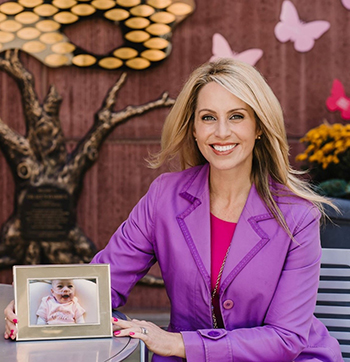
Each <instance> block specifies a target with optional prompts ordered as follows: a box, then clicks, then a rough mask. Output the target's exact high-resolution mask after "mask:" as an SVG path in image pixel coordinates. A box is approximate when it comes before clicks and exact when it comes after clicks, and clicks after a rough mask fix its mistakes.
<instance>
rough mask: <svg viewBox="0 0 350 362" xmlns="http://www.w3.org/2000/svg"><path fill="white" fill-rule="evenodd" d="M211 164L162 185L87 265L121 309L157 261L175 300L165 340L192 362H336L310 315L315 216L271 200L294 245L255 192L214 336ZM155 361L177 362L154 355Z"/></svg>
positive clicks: (316, 252) (288, 200)
mask: <svg viewBox="0 0 350 362" xmlns="http://www.w3.org/2000/svg"><path fill="white" fill-rule="evenodd" d="M208 173H209V167H208V165H204V166H197V167H194V168H191V169H188V170H185V171H182V172H178V173H166V174H163V175H161V176H160V177H158V178H157V179H156V180H155V181H154V182H153V183H152V184H151V186H150V189H149V191H148V192H147V194H146V195H145V196H144V197H143V198H142V199H141V200H140V201H139V203H138V204H137V205H136V206H135V208H134V209H133V210H132V212H131V213H130V215H129V218H128V219H127V220H126V221H125V222H124V223H123V224H122V225H121V226H120V227H119V228H118V230H117V231H116V232H115V234H114V235H113V236H112V238H111V240H110V241H109V243H108V245H107V246H106V248H105V249H104V250H102V251H100V252H99V253H98V254H97V255H96V256H95V257H94V259H93V263H109V264H110V266H111V279H112V304H113V307H114V308H118V307H119V306H121V305H123V304H124V303H125V302H126V299H127V297H128V295H129V293H130V291H131V289H132V288H133V286H134V285H135V283H136V282H137V281H138V280H139V279H140V278H142V277H143V276H144V275H145V274H146V273H147V271H148V270H149V268H150V267H151V266H152V265H153V264H154V263H155V262H156V261H158V263H159V266H160V269H161V271H162V276H163V279H164V282H165V287H166V291H167V294H168V296H169V299H170V301H171V318H170V325H169V331H173V332H181V334H182V336H183V339H184V343H185V348H186V357H187V361H188V362H202V361H203V362H204V361H208V362H209V361H212V362H217V361H222V362H243V361H246V362H248V361H251V362H274V361H275V362H283V361H286V362H291V361H295V362H301V361H314V362H316V361H322V362H341V361H343V360H342V357H341V353H340V348H339V344H338V342H337V341H336V340H335V339H334V338H332V337H331V336H330V335H329V334H328V331H327V329H326V327H325V326H324V325H323V324H322V323H321V322H320V321H318V320H317V319H316V318H315V317H314V316H313V311H314V308H315V303H316V293H317V287H318V281H319V268H320V256H321V247H320V237H319V217H320V214H319V211H318V210H317V209H316V208H315V207H313V206H312V205H311V204H310V203H309V202H308V201H305V200H302V199H300V198H297V197H291V196H285V197H278V198H276V202H277V203H278V205H279V207H280V209H281V211H282V212H283V215H284V217H285V220H286V222H287V224H288V227H289V229H290V230H291V232H292V234H293V236H294V241H292V240H291V238H290V237H289V236H288V234H287V233H286V232H285V231H284V230H283V228H281V227H280V226H279V225H278V223H277V222H276V220H275V219H274V218H273V217H272V215H271V214H270V212H269V211H268V209H267V208H266V205H265V204H264V202H263V201H262V200H261V198H260V197H259V195H258V193H257V191H256V188H255V187H254V186H252V188H251V190H250V193H249V196H248V199H247V202H246V205H245V207H244V209H243V211H242V214H241V216H240V219H239V221H238V223H237V227H236V230H235V233H234V236H233V239H232V243H231V249H230V252H229V255H228V258H227V261H226V265H225V268H224V271H223V275H222V279H221V288H220V305H221V313H222V317H223V321H224V324H225V329H213V325H212V316H211V292H210V200H209V185H208ZM153 361H164V362H166V361H167V362H170V361H172V362H175V361H182V359H181V358H178V357H161V356H157V355H154V356H153Z"/></svg>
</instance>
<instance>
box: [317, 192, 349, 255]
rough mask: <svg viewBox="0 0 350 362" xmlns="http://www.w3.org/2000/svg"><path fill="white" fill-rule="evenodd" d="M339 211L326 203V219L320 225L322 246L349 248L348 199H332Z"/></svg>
mask: <svg viewBox="0 0 350 362" xmlns="http://www.w3.org/2000/svg"><path fill="white" fill-rule="evenodd" d="M332 201H333V203H334V204H335V205H336V206H337V207H338V208H339V210H340V211H341V213H340V214H339V213H337V212H336V211H335V210H334V209H332V208H331V207H329V206H327V205H326V212H327V215H328V216H329V217H330V219H331V221H329V220H327V221H326V223H325V224H323V225H322V226H321V244H322V247H323V248H334V249H350V200H346V199H336V198H333V199H332Z"/></svg>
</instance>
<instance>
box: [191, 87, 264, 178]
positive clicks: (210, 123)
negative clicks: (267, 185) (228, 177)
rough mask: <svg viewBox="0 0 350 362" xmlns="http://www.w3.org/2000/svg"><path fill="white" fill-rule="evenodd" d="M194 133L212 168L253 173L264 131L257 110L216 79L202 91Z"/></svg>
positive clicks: (247, 173) (196, 112) (199, 97)
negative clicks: (258, 123) (256, 147)
mask: <svg viewBox="0 0 350 362" xmlns="http://www.w3.org/2000/svg"><path fill="white" fill-rule="evenodd" d="M193 134H194V137H195V138H196V139H197V144H198V148H199V150H200V152H201V153H202V155H203V156H204V157H205V159H206V160H207V161H208V162H209V164H210V167H211V170H212V171H213V170H220V171H225V170H236V171H237V172H239V175H242V172H244V174H245V175H247V176H248V177H249V176H250V173H251V168H252V159H253V148H254V145H255V140H256V138H257V136H258V134H260V133H259V132H258V131H257V127H256V120H255V116H254V111H253V109H252V108H251V107H250V106H248V105H247V104H246V103H245V102H243V101H242V100H241V99H239V98H237V97H236V96H234V95H233V94H232V93H230V92H229V91H227V90H226V89H225V88H224V87H222V86H221V85H219V84H217V83H216V82H210V83H208V84H206V85H205V86H204V87H203V88H202V89H201V90H200V91H199V94H198V99H197V108H196V110H195V118H194V132H193Z"/></svg>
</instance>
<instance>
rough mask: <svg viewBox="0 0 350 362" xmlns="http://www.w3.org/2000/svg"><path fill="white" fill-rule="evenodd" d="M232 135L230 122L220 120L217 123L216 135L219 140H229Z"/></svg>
mask: <svg viewBox="0 0 350 362" xmlns="http://www.w3.org/2000/svg"><path fill="white" fill-rule="evenodd" d="M230 134H231V128H230V124H229V122H227V121H226V120H218V121H217V123H216V130H215V135H216V136H217V137H219V138H227V137H228V136H230Z"/></svg>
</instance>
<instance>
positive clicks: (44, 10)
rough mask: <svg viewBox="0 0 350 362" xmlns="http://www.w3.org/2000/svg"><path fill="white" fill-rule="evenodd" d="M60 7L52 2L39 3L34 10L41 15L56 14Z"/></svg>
mask: <svg viewBox="0 0 350 362" xmlns="http://www.w3.org/2000/svg"><path fill="white" fill-rule="evenodd" d="M57 11H58V9H57V8H56V6H52V5H50V4H44V5H39V6H37V7H36V8H35V9H34V12H35V13H36V14H38V15H40V16H52V15H54V14H56V13H57Z"/></svg>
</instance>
